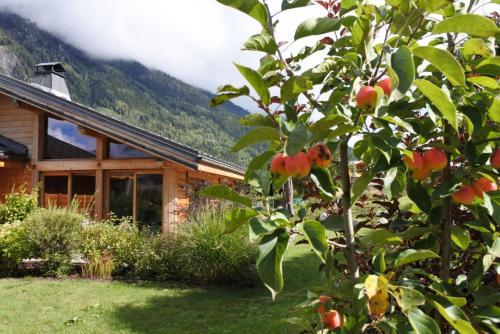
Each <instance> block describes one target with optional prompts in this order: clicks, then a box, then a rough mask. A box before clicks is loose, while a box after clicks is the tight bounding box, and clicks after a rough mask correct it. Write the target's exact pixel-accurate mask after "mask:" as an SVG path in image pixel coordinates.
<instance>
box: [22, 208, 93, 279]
mask: <svg viewBox="0 0 500 334" xmlns="http://www.w3.org/2000/svg"><path fill="white" fill-rule="evenodd" d="M86 219H87V218H86V217H85V216H84V215H82V214H81V213H80V212H79V211H78V205H77V203H72V204H71V205H70V206H69V207H67V208H59V207H53V206H50V207H47V208H42V209H40V210H37V211H35V212H34V213H32V214H31V215H30V216H28V218H26V220H25V221H24V222H23V227H24V228H25V229H26V235H27V238H28V240H29V242H30V243H31V244H33V247H34V256H35V257H40V258H41V259H43V260H45V265H46V267H45V270H46V274H48V275H54V274H57V275H60V274H66V273H68V272H69V270H70V262H71V260H72V257H73V255H74V254H75V253H77V251H78V250H79V246H80V238H81V232H82V224H83V223H84V222H85V220H86Z"/></svg>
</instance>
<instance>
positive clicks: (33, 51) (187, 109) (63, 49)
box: [0, 13, 254, 165]
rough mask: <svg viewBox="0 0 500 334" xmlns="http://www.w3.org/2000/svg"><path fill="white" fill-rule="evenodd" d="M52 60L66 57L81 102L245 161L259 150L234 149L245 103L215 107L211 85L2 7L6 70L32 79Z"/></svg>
mask: <svg viewBox="0 0 500 334" xmlns="http://www.w3.org/2000/svg"><path fill="white" fill-rule="evenodd" d="M46 61H62V62H63V64H64V66H65V68H66V71H67V76H66V78H67V83H68V87H69V90H70V93H71V98H72V99H73V100H74V101H76V102H79V103H82V104H85V105H88V106H91V107H93V108H95V109H97V110H99V111H101V112H103V113H106V114H108V115H111V116H113V117H116V118H119V119H122V120H125V121H127V122H129V123H131V124H134V125H137V126H139V127H141V128H144V129H147V130H150V131H152V132H155V133H157V134H160V135H162V136H165V137H167V138H170V139H173V140H176V141H179V142H181V143H183V144H187V145H190V146H192V147H195V148H197V149H199V150H202V151H204V152H207V153H210V154H212V155H214V156H216V157H218V158H222V159H225V160H228V161H232V162H235V163H237V164H240V165H243V164H244V163H245V162H247V161H248V159H249V157H250V156H251V155H252V154H253V153H254V152H253V151H252V150H251V149H250V150H246V151H244V152H241V153H239V154H233V153H231V151H230V147H231V146H232V144H233V143H234V142H235V141H236V140H237V139H238V138H239V137H240V136H241V135H242V133H243V132H244V131H245V130H244V129H243V128H241V127H239V126H237V122H238V119H239V118H240V117H241V116H244V115H246V114H248V112H247V111H245V110H244V109H242V108H240V107H238V106H236V105H234V104H226V105H225V106H224V107H219V108H217V109H212V108H209V107H208V101H209V100H210V98H211V96H212V95H211V94H210V93H209V92H207V91H203V90H201V89H199V88H196V87H193V86H190V85H188V84H186V83H184V82H182V81H180V80H177V79H175V78H173V77H171V76H169V75H168V74H165V73H163V72H160V71H155V70H151V69H148V68H146V67H145V66H143V65H141V64H140V63H138V62H134V61H125V60H117V61H107V60H100V59H94V58H91V57H89V56H88V55H86V54H85V53H84V52H82V51H81V50H78V49H76V48H74V47H72V46H70V45H68V44H66V43H64V42H63V41H62V40H60V39H59V38H57V37H56V36H54V35H51V34H49V33H47V32H45V31H42V30H40V29H38V28H37V26H36V25H35V24H33V23H31V22H29V21H27V20H25V19H24V18H21V17H19V16H17V15H14V14H9V13H0V72H1V73H3V74H7V75H11V76H13V77H15V78H18V79H21V80H23V81H29V79H30V78H31V77H32V76H33V66H34V65H35V64H36V63H40V62H46Z"/></svg>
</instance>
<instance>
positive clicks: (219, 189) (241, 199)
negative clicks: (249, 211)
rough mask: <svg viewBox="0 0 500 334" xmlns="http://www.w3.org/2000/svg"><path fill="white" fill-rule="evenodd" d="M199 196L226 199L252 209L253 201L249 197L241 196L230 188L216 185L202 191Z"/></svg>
mask: <svg viewBox="0 0 500 334" xmlns="http://www.w3.org/2000/svg"><path fill="white" fill-rule="evenodd" d="M199 194H200V195H201V196H205V197H212V198H219V199H226V200H229V201H231V202H234V203H239V204H242V205H244V206H247V207H252V200H251V199H250V198H248V197H245V196H241V195H240V194H238V193H237V192H235V191H234V190H232V189H231V188H229V187H228V186H225V185H222V184H215V185H212V186H208V187H206V188H204V189H202V190H201V191H200V192H199Z"/></svg>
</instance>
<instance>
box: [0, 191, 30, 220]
mask: <svg viewBox="0 0 500 334" xmlns="http://www.w3.org/2000/svg"><path fill="white" fill-rule="evenodd" d="M37 208H38V189H37V188H34V189H33V190H32V191H31V192H30V193H27V192H26V188H25V187H21V188H20V190H19V191H17V192H12V193H10V194H8V195H6V196H5V200H4V202H3V203H2V204H0V224H5V223H14V222H18V221H23V220H24V219H26V217H28V216H29V215H30V214H31V213H32V212H33V211H35V210H36V209H37Z"/></svg>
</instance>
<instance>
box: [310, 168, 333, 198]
mask: <svg viewBox="0 0 500 334" xmlns="http://www.w3.org/2000/svg"><path fill="white" fill-rule="evenodd" d="M310 177H311V180H312V181H313V182H314V185H315V186H316V188H317V189H318V190H319V193H320V196H321V198H323V199H324V200H332V199H333V198H334V197H335V186H334V185H333V180H332V175H331V174H330V171H329V170H328V169H326V168H313V169H312V170H311V174H310Z"/></svg>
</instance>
